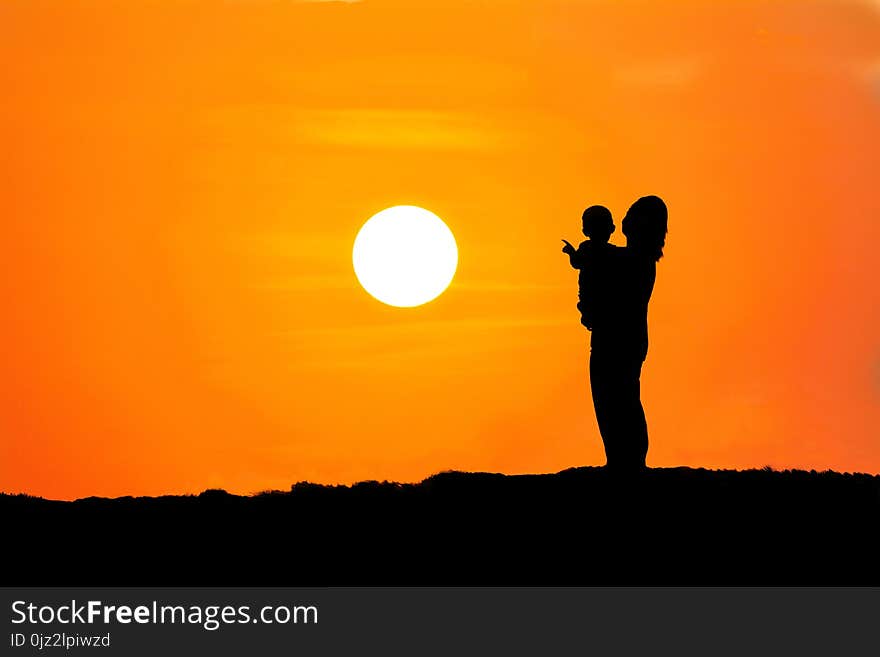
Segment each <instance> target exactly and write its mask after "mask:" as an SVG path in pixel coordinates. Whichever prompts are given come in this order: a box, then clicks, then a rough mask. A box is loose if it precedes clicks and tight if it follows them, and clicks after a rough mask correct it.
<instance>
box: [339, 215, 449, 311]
mask: <svg viewBox="0 0 880 657" xmlns="http://www.w3.org/2000/svg"><path fill="white" fill-rule="evenodd" d="M352 262H353V263H354V273H355V275H356V276H357V279H358V281H360V284H361V285H362V286H363V288H364V289H365V290H366V291H367V292H369V293H370V295H372V296H373V297H375V298H376V299H378V300H379V301H381V302H382V303H386V304H388V305H389V306H397V307H398V308H412V307H414V306H421V305H422V304H425V303H428V302H429V301H431V300H432V299H436V298H437V297H438V296H440V295H441V294H442V293H443V291H444V290H445V289H446V288H447V287H449V284H450V283H451V282H452V277H453V276H455V270H456V268H457V267H458V245H457V244H456V243H455V237H454V236H453V235H452V231H451V230H449V227H448V226H447V225H446V224H445V223H443V220H442V219H440V217H438V216H437V215H436V214H434V213H433V212H429V211H428V210H425V209H424V208H420V207H416V206H414V205H395V206H394V207H391V208H386V209H385V210H382V211H381V212H379V213H377V214H374V215H373V216H372V217H370V218H369V219H368V220H367V222H366V223H365V224H364V225H363V226H362V227H361V229H360V231H358V234H357V237H356V238H355V240H354V249H353V250H352Z"/></svg>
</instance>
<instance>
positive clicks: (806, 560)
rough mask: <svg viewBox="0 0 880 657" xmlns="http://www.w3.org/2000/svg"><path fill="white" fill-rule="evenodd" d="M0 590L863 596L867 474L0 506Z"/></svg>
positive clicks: (439, 486) (438, 481) (877, 577)
mask: <svg viewBox="0 0 880 657" xmlns="http://www.w3.org/2000/svg"><path fill="white" fill-rule="evenodd" d="M0 518H2V527H3V535H4V538H3V542H4V543H5V546H4V552H5V553H6V555H7V556H6V560H5V564H4V568H3V579H4V584H5V585H7V586H11V585H31V586H33V585H40V584H43V585H50V584H52V585H91V586H98V585H126V586H133V585H179V586H195V585H297V586H328V585H367V584H371V585H447V584H448V585H455V584H473V585H490V584H502V585H503V584H511V585H513V584H615V585H617V584H675V585H678V584H871V585H878V584H880V558H878V556H880V476H872V475H861V474H859V475H851V474H838V473H834V472H822V473H816V472H804V471H786V472H774V471H770V470H749V471H745V472H734V471H708V470H692V469H688V468H672V469H655V470H650V471H649V472H647V473H646V474H644V475H642V476H641V477H639V478H637V479H634V480H629V481H621V480H618V479H616V478H613V477H610V476H609V474H608V473H607V472H605V471H604V470H603V469H602V468H576V469H571V470H565V471H563V472H560V473H557V474H552V475H522V476H504V475H497V474H480V473H476V474H469V473H459V472H449V473H442V474H438V475H434V476H432V477H430V478H428V479H426V480H425V481H423V482H421V483H419V484H394V483H377V482H364V483H360V484H356V485H354V486H351V487H348V486H320V485H315V484H307V483H301V484H296V485H294V486H292V487H291V491H290V492H268V493H262V494H259V495H255V496H250V497H240V496H235V495H230V494H227V493H225V492H223V491H205V492H204V493H202V494H201V495H198V496H183V497H170V496H169V497H157V498H131V497H124V498H118V499H102V498H88V499H82V500H77V501H76V502H55V501H48V500H43V499H41V498H34V497H28V496H25V495H2V496H0Z"/></svg>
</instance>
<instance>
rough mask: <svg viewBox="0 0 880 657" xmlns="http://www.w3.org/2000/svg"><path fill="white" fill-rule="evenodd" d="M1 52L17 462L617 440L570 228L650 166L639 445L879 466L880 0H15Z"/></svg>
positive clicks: (94, 476)
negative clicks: (398, 232) (441, 276)
mask: <svg viewBox="0 0 880 657" xmlns="http://www.w3.org/2000/svg"><path fill="white" fill-rule="evenodd" d="M0 57H2V61H3V62H4V64H3V66H2V67H0V86H2V89H3V103H2V104H0V144H2V146H0V222H2V227H3V241H2V249H3V253H2V263H3V275H2V276H0V302H2V307H3V321H2V323H0V338H2V339H0V368H2V371H0V386H2V389H0V490H2V491H7V492H27V493H31V494H35V495H42V496H48V497H53V498H64V499H69V498H75V497H83V496H89V495H128V494H131V495H145V494H151V495H158V494H164V493H186V492H194V491H200V490H203V489H205V488H210V487H221V488H225V489H227V490H230V491H234V492H253V491H259V490H263V489H267V488H283V489H287V488H288V487H289V486H290V485H291V484H292V483H294V482H296V481H300V480H311V481H315V482H330V483H332V482H346V483H349V482H353V481H358V480H364V479H376V480H384V479H388V480H396V481H417V480H420V479H422V478H423V477H426V476H428V475H430V474H432V473H435V472H438V471H442V470H449V469H457V470H483V471H501V472H506V473H521V472H552V471H558V470H561V469H564V468H568V467H573V466H578V465H601V464H602V463H603V462H604V456H603V449H602V444H601V441H600V439H599V434H598V431H597V428H596V425H595V418H594V415H593V412H592V407H591V401H590V392H589V381H588V377H587V358H588V353H589V346H588V345H589V342H588V341H589V334H588V333H587V332H586V330H585V329H584V328H583V327H582V326H581V325H580V324H579V319H578V317H579V316H578V312H577V310H576V309H575V304H576V302H577V280H576V278H577V276H576V273H574V272H573V271H572V269H571V268H570V267H569V266H568V264H567V260H566V259H565V256H564V255H562V254H561V253H560V248H561V242H560V239H562V238H565V239H568V240H570V241H572V242H575V243H577V242H578V241H579V240H581V239H583V237H582V236H581V235H580V229H581V223H580V216H581V212H582V211H583V209H584V208H585V207H587V206H588V205H591V204H594V203H601V204H603V205H606V206H607V207H608V208H609V209H610V210H611V211H612V213H613V215H614V221H615V223H616V224H617V232H616V233H615V234H614V235H613V236H612V241H613V242H615V243H617V244H622V243H623V236H622V235H621V230H620V221H621V219H622V218H623V216H624V213H625V212H626V209H627V207H628V206H629V204H631V203H632V202H633V201H634V200H635V199H636V198H638V197H639V196H642V195H645V194H659V195H660V196H662V197H663V199H664V200H665V201H666V203H667V205H668V207H669V235H668V240H667V247H666V249H665V256H664V258H663V259H662V260H661V261H660V262H659V264H658V274H657V283H656V287H655V291H654V296H653V298H652V300H651V307H650V316H649V321H650V344H651V347H650V352H649V356H648V360H647V361H646V363H645V366H644V370H643V375H642V399H643V400H644V404H645V409H646V413H647V416H648V421H649V425H650V431H651V448H650V452H649V454H648V464H649V465H650V466H678V465H689V466H696V467H708V468H747V467H762V466H765V465H771V466H774V467H778V468H787V467H798V468H807V469H809V468H815V469H819V470H821V469H825V468H834V469H837V470H844V471H867V472H874V473H876V472H880V442H878V431H877V427H878V426H880V286H878V284H877V282H878V280H880V269H878V263H880V259H878V256H877V249H878V245H880V221H878V219H880V192H878V189H877V171H878V156H877V154H878V153H880V5H878V4H877V3H876V2H869V1H867V0H866V1H864V2H862V1H859V0H815V1H812V2H796V1H793V0H765V1H757V0H755V1H743V0H720V1H716V0H705V1H703V0H681V1H678V0H676V1H671V2H670V1H666V0H664V1H660V0H656V1H651V0H639V1H636V0H623V1H619V0H486V1H485V2H473V1H471V0H443V1H442V2H441V1H440V0H436V1H435V0H431V1H427V2H421V1H417V0H364V1H363V2H296V1H294V2H273V1H269V0H252V1H247V2H208V1H207V0H191V1H187V2H180V1H178V0H154V1H150V2H146V1H140V0H133V1H132V2H124V3H121V2H115V1H110V0H69V1H65V2H57V1H49V0H0ZM403 203H412V204H417V205H419V206H420V207H423V208H426V209H430V211H431V212H432V213H436V215H437V216H438V217H440V218H441V219H443V221H444V222H446V224H447V225H448V226H449V228H451V230H452V231H453V232H454V236H455V237H454V242H455V243H456V244H457V251H458V267H457V269H456V270H454V271H455V276H454V279H453V280H452V282H451V284H450V285H449V287H448V289H446V291H445V292H444V293H443V294H442V295H440V296H439V297H437V298H436V299H435V300H434V301H432V302H430V303H425V304H424V305H418V306H414V307H411V308H406V309H403V310H402V309H401V308H397V307H393V306H389V305H387V304H385V303H378V302H377V301H376V299H375V298H373V297H372V296H370V295H369V294H367V293H365V291H364V288H363V287H362V286H361V285H360V284H359V282H358V278H357V276H356V275H355V274H354V272H353V260H352V256H353V253H352V246H353V243H354V239H355V236H356V235H357V234H358V232H359V231H360V230H361V228H362V226H363V225H364V222H365V221H366V220H367V219H368V218H369V217H370V216H372V215H373V214H375V213H377V212H379V211H380V210H382V209H383V208H389V207H393V206H396V205H400V204H403Z"/></svg>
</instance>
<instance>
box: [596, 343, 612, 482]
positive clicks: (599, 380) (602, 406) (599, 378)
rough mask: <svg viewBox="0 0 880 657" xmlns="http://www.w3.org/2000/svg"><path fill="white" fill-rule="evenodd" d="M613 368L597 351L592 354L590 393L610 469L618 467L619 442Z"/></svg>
mask: <svg viewBox="0 0 880 657" xmlns="http://www.w3.org/2000/svg"><path fill="white" fill-rule="evenodd" d="M613 371H614V370H613V367H610V366H609V363H608V359H607V358H605V357H603V356H602V355H600V354H597V353H596V352H595V351H591V352H590V391H591V392H592V395H593V409H594V410H595V411H596V423H597V424H598V425H599V434H600V435H601V436H602V444H603V445H604V446H605V461H606V465H607V466H608V467H609V468H612V467H615V466H616V465H617V461H618V459H617V452H616V449H615V448H616V447H617V441H616V440H615V438H614V429H615V425H616V423H615V412H614V410H615V409H614V397H615V395H614V380H613V376H612V375H613Z"/></svg>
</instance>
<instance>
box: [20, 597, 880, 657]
mask: <svg viewBox="0 0 880 657" xmlns="http://www.w3.org/2000/svg"><path fill="white" fill-rule="evenodd" d="M2 606H3V628H4V636H3V644H4V649H3V654H9V655H21V656H22V657H24V656H25V655H37V654H49V655H60V654H69V653H71V652H73V653H76V654H84V653H86V652H89V653H91V654H98V655H132V656H137V655H151V656H152V655H162V656H163V657H168V656H171V655H193V654H210V655H243V654H256V655H261V656H269V655H287V656H289V655H298V654H303V655H350V654H355V653H354V652H353V651H357V654H375V655H421V654H445V653H448V654H454V655H462V654H479V655H492V654H518V655H519V654H532V655H555V654H572V653H575V652H576V653H577V654H608V653H617V654H636V653H637V652H640V653H642V654H644V653H645V651H652V652H655V653H658V654H670V655H673V654H674V655H681V654H700V655H705V654H716V653H718V652H721V653H727V652H736V653H740V654H798V653H799V652H800V651H803V650H807V651H809V652H810V653H813V652H815V651H823V652H826V651H827V652H828V653H829V654H839V655H840V654H855V653H857V652H858V653H863V652H864V650H865V648H869V647H871V646H874V647H876V645H877V644H876V641H877V630H876V620H877V618H878V617H880V589H868V588H854V589H799V588H786V589H783V588H779V589H757V588H755V589H752V588H726V589H721V588H670V589H660V588H652V589H640V588H259V589H249V588H204V589H176V588H137V589H125V588H106V589H103V588H102V589H98V588H66V589H53V588H30V589H28V588H21V589H14V588H7V589H3V590H2Z"/></svg>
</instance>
